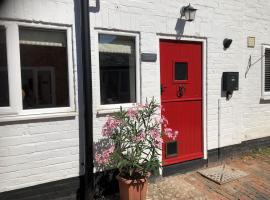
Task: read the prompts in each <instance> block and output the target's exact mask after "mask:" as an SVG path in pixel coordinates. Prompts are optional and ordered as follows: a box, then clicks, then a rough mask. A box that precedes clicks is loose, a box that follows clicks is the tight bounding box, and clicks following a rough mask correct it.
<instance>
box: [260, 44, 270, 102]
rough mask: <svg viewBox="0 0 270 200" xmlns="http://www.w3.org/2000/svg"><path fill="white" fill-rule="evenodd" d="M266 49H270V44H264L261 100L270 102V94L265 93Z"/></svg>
mask: <svg viewBox="0 0 270 200" xmlns="http://www.w3.org/2000/svg"><path fill="white" fill-rule="evenodd" d="M265 49H270V44H263V45H262V78H261V82H262V91H261V93H262V94H261V99H263V100H270V92H265V87H264V83H265Z"/></svg>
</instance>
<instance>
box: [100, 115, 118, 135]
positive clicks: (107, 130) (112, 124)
mask: <svg viewBox="0 0 270 200" xmlns="http://www.w3.org/2000/svg"><path fill="white" fill-rule="evenodd" d="M120 124H121V121H120V120H118V119H115V118H113V117H108V119H107V121H106V123H105V124H104V126H103V128H102V132H101V134H102V135H103V136H106V137H110V136H111V135H112V133H113V130H114V129H116V128H117V127H118V126H119V125H120Z"/></svg>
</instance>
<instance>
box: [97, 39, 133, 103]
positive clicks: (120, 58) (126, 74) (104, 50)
mask: <svg viewBox="0 0 270 200" xmlns="http://www.w3.org/2000/svg"><path fill="white" fill-rule="evenodd" d="M99 65H100V101H101V105H106V104H120V103H134V102H136V52H135V37H128V36H118V35H109V34H100V35H99Z"/></svg>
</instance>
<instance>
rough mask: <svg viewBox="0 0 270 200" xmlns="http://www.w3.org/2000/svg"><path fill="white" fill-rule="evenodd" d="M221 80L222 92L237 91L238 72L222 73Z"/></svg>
mask: <svg viewBox="0 0 270 200" xmlns="http://www.w3.org/2000/svg"><path fill="white" fill-rule="evenodd" d="M222 79H223V83H222V89H223V91H227V92H232V91H234V90H238V87H239V72H223V75H222Z"/></svg>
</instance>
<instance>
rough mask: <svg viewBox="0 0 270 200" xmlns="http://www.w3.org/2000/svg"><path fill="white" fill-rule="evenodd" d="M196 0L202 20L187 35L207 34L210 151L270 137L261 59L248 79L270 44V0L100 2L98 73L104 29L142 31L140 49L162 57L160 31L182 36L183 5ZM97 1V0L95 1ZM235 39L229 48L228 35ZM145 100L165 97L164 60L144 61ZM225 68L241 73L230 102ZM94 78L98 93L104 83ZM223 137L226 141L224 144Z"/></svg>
mask: <svg viewBox="0 0 270 200" xmlns="http://www.w3.org/2000/svg"><path fill="white" fill-rule="evenodd" d="M188 3H191V4H192V5H193V6H194V7H195V8H197V9H198V10H197V15H196V19H195V21H193V22H186V24H185V27H184V32H183V35H187V36H195V37H196V36H197V37H206V38H207V83H206V84H207V103H208V104H207V130H208V132H207V135H208V138H207V140H208V141H207V144H208V149H213V148H217V147H218V145H220V146H228V145H232V144H237V143H240V142H241V141H244V140H250V139H254V138H260V137H264V136H270V133H269V131H268V130H270V123H269V122H270V103H264V104H262V103H260V97H261V92H260V91H261V61H259V62H258V63H256V64H255V65H253V66H252V67H251V69H250V71H249V73H248V75H247V78H245V76H244V75H245V71H246V67H247V64H248V58H249V55H251V57H252V61H256V60H257V59H259V58H260V56H261V44H262V43H266V44H270V30H269V29H270V13H269V9H270V2H269V1H267V0H257V1H255V2H254V1H247V0H213V1H204V0H193V1H191V2H190V1H186V0H184V1H177V0H170V1H168V0H160V1H154V0H130V1H126V0H114V1H110V0H100V11H99V12H98V13H91V19H92V24H91V34H92V35H94V36H93V37H92V50H93V54H92V59H93V73H94V76H98V73H97V70H98V69H97V68H98V57H97V56H98V46H97V45H98V43H97V37H96V36H95V35H96V34H97V30H98V29H99V28H101V29H102V28H105V29H112V30H115V29H116V30H117V29H118V30H120V31H123V32H125V31H134V32H139V34H140V51H141V52H152V53H157V54H158V55H159V44H158V36H157V33H163V34H173V35H175V34H177V30H176V24H177V20H178V18H179V15H180V14H179V13H180V8H181V7H182V6H184V5H187V4H188ZM91 5H92V6H94V5H95V0H92V1H91ZM248 36H255V37H256V46H255V48H251V49H249V48H247V42H246V41H247V37H248ZM224 38H231V39H233V43H232V45H231V47H230V48H229V49H227V50H226V51H224V50H223V45H222V43H223V39H224ZM140 67H141V74H142V80H141V81H142V82H141V84H142V100H144V99H145V98H146V97H151V96H155V97H157V98H160V94H159V90H160V82H159V70H160V68H159V61H157V62H156V63H146V62H142V63H141V64H140ZM224 71H239V73H240V80H239V81H240V85H239V86H240V90H239V91H236V92H234V94H233V97H232V99H231V100H230V101H226V99H225V98H224V97H221V77H222V72H224ZM96 81H97V79H95V80H94V82H93V85H94V96H96V95H97V94H98V90H99V88H98V82H96ZM219 99H220V102H221V103H220V105H221V110H220V118H221V120H220V137H219V134H218V130H219V128H218V124H219V123H218V100H219ZM98 101H99V100H98V99H95V100H94V115H93V117H94V120H95V122H96V123H94V130H95V135H94V140H95V141H97V140H98V139H100V138H101V135H100V130H101V127H102V124H103V122H104V118H103V117H97V115H96V112H97V109H98ZM219 141H220V142H219Z"/></svg>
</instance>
